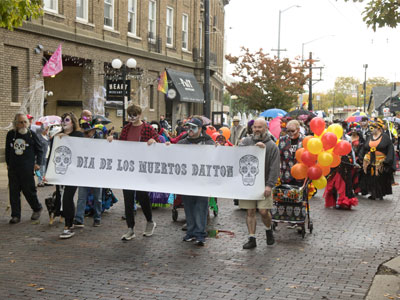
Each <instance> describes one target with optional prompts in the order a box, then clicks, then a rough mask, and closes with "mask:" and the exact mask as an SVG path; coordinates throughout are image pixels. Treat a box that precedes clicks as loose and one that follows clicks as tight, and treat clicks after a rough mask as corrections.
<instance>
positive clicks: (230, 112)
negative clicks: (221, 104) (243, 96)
mask: <svg viewBox="0 0 400 300" xmlns="http://www.w3.org/2000/svg"><path fill="white" fill-rule="evenodd" d="M237 99H238V96H236V95H231V97H230V98H229V118H230V122H229V123H232V100H237Z"/></svg>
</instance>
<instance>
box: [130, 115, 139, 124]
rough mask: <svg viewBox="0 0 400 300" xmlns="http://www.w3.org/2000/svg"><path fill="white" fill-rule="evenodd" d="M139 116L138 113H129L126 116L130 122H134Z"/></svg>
mask: <svg viewBox="0 0 400 300" xmlns="http://www.w3.org/2000/svg"><path fill="white" fill-rule="evenodd" d="M139 117H140V116H138V115H136V116H132V115H129V116H128V120H129V122H131V123H135V122H136V121H137V120H138V119H139Z"/></svg>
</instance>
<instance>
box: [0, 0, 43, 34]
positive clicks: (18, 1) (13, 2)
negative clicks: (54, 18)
mask: <svg viewBox="0 0 400 300" xmlns="http://www.w3.org/2000/svg"><path fill="white" fill-rule="evenodd" d="M41 15H43V11H42V0H1V1H0V27H3V28H7V29H8V30H14V28H17V27H20V26H21V25H22V22H23V21H24V20H26V19H28V18H38V17H40V16H41Z"/></svg>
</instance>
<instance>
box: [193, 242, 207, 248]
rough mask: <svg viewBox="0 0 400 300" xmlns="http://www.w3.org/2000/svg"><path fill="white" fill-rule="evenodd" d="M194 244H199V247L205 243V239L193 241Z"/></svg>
mask: <svg viewBox="0 0 400 300" xmlns="http://www.w3.org/2000/svg"><path fill="white" fill-rule="evenodd" d="M194 244H195V245H196V246H199V247H204V245H205V244H206V242H205V241H195V242H194Z"/></svg>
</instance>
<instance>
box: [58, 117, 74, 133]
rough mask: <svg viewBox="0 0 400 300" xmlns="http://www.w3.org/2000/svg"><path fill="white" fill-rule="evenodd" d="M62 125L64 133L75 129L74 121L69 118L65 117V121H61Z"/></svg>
mask: <svg viewBox="0 0 400 300" xmlns="http://www.w3.org/2000/svg"><path fill="white" fill-rule="evenodd" d="M61 125H62V128H63V130H64V131H68V130H72V128H73V124H72V120H71V118H70V117H69V116H67V117H65V119H64V120H62V121H61Z"/></svg>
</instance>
